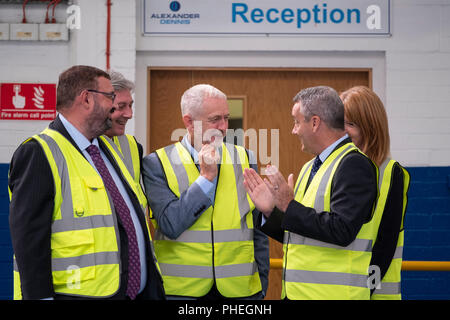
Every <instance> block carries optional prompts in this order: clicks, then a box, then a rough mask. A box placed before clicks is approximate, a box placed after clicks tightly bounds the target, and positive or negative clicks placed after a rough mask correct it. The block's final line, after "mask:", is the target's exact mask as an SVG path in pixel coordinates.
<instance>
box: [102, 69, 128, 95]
mask: <svg viewBox="0 0 450 320" xmlns="http://www.w3.org/2000/svg"><path fill="white" fill-rule="evenodd" d="M108 74H109V76H110V77H111V84H112V86H113V88H114V91H121V90H130V91H131V92H133V91H134V83H133V82H132V81H130V80H128V79H126V78H125V77H124V76H123V74H121V73H120V72H117V71H113V70H110V71H109V72H108Z"/></svg>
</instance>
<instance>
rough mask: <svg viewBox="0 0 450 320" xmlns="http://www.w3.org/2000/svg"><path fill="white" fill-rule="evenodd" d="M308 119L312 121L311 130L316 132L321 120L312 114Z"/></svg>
mask: <svg viewBox="0 0 450 320" xmlns="http://www.w3.org/2000/svg"><path fill="white" fill-rule="evenodd" d="M310 121H312V122H311V123H312V130H313V132H317V130H319V128H320V125H321V123H322V120H321V119H320V118H319V116H312V117H311V120H310Z"/></svg>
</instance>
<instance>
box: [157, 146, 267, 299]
mask: <svg viewBox="0 0 450 320" xmlns="http://www.w3.org/2000/svg"><path fill="white" fill-rule="evenodd" d="M156 153H157V155H158V157H159V159H160V161H161V163H162V166H163V168H164V172H165V175H166V177H167V182H168V185H169V187H170V189H171V190H172V191H173V193H174V194H175V195H177V196H178V197H180V194H181V193H183V192H184V191H185V190H186V189H188V188H189V186H190V185H191V184H192V183H194V181H195V180H196V179H197V178H198V176H199V171H198V169H197V167H196V165H195V163H194V162H193V160H192V158H191V155H190V154H189V152H188V151H187V150H186V148H185V147H184V146H183V145H182V144H181V143H179V142H178V143H175V144H173V145H170V146H168V147H165V148H162V149H159V150H157V151H156ZM245 168H249V161H248V159H247V154H246V151H245V149H244V148H242V147H239V146H234V145H231V144H222V162H221V167H220V173H219V177H218V180H217V188H216V195H215V201H214V204H213V205H212V206H210V207H209V208H208V209H206V210H205V211H204V212H203V213H202V214H201V215H200V217H199V218H198V220H197V221H196V222H195V223H194V224H193V225H192V226H191V227H190V228H188V229H187V230H186V231H184V232H183V233H182V234H181V235H180V236H179V237H178V238H177V239H176V240H171V239H169V238H168V237H166V236H165V235H164V234H163V233H162V232H161V230H160V228H159V227H158V225H157V223H156V221H155V222H154V224H155V229H156V230H155V241H154V242H155V250H156V255H157V256H158V259H159V265H160V268H161V271H162V275H163V281H164V289H165V292H166V294H168V295H178V296H193V297H201V296H204V295H205V294H207V293H208V292H209V291H210V289H211V288H212V286H213V284H214V282H215V284H216V286H217V289H218V290H219V292H220V293H221V294H222V295H223V296H225V297H234V298H236V297H247V296H251V295H253V294H256V293H257V292H259V291H261V282H260V278H259V273H258V266H257V264H256V261H255V257H254V246H253V213H252V211H253V210H254V209H255V206H254V204H253V202H252V201H251V200H250V198H249V196H248V195H247V192H246V191H245V188H244V185H243V179H244V178H243V170H244V169H245Z"/></svg>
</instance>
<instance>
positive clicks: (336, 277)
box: [285, 269, 368, 288]
mask: <svg viewBox="0 0 450 320" xmlns="http://www.w3.org/2000/svg"><path fill="white" fill-rule="evenodd" d="M367 278H368V276H367V275H362V274H351V273H342V272H322V271H306V270H290V269H288V270H286V276H285V281H286V282H303V283H318V284H332V285H343V286H352V287H362V288H367Z"/></svg>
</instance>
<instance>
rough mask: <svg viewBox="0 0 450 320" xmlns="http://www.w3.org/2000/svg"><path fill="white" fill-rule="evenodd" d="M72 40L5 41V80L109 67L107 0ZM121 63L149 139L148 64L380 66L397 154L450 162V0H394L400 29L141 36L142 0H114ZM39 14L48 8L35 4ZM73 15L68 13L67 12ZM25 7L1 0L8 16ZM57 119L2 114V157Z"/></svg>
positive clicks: (0, 68) (138, 124)
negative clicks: (76, 67) (366, 33)
mask: <svg viewBox="0 0 450 320" xmlns="http://www.w3.org/2000/svg"><path fill="white" fill-rule="evenodd" d="M73 2H74V3H76V4H79V5H80V7H81V15H82V25H81V29H80V30H75V31H72V32H71V35H70V36H71V40H70V41H69V42H68V43H59V44H54V43H45V42H44V43H39V42H34V43H21V42H17V41H14V42H13V41H11V42H0V81H1V82H39V81H42V82H54V83H56V82H57V77H58V74H59V73H60V72H61V71H63V70H64V69H65V68H67V67H69V66H71V65H73V64H89V65H94V66H97V67H100V68H105V61H106V59H105V46H106V40H105V37H106V6H105V4H106V0H95V1H92V0H78V1H73ZM112 2H113V6H112V9H111V10H112V38H111V46H112V56H111V67H112V68H113V69H116V70H118V71H121V72H123V73H124V74H125V75H126V76H127V77H128V78H130V79H132V80H133V79H135V80H136V93H135V100H136V104H135V118H134V120H132V121H130V124H129V125H128V127H127V131H128V132H129V133H134V134H136V136H137V137H138V139H139V140H140V142H141V143H142V144H143V145H144V146H145V145H146V137H145V135H146V130H147V129H146V125H147V123H146V119H147V90H146V88H147V67H148V66H187V67H189V66H219V67H220V66H223V67H227V66H262V67H370V68H373V76H374V79H373V80H374V89H375V91H376V92H377V93H378V94H379V95H380V96H381V97H382V99H383V101H384V102H385V103H386V109H387V111H388V115H389V121H390V130H391V139H392V154H393V157H394V158H396V159H398V160H399V161H400V162H401V163H402V164H404V165H406V166H449V165H450V0H395V1H392V3H393V4H392V7H393V11H392V20H391V21H392V28H391V31H392V34H393V35H392V37H370V38H364V37H301V36H290V37H287V36H269V37H267V36H247V37H229V36H215V37H210V36H209V37H206V36H205V37H201V36H189V37H187V36H172V37H164V36H152V37H143V36H141V27H140V24H141V15H142V12H141V1H140V0H136V1H132V0H112ZM27 16H28V17H29V19H30V20H33V19H43V15H42V14H39V13H37V12H35V13H34V12H33V10H31V7H30V10H27ZM58 17H59V19H62V20H63V21H64V19H65V17H66V13H65V12H64V11H61V12H58ZM20 19H21V10H18V11H17V13H14V12H12V11H11V8H10V6H4V5H2V6H1V7H0V21H2V22H13V21H20ZM47 124H48V122H41V121H12V120H1V121H0V162H1V163H5V162H9V160H10V158H11V155H12V152H13V151H14V150H15V148H16V147H17V145H18V144H19V143H20V141H22V140H23V139H24V138H26V137H28V136H30V135H32V134H34V133H36V132H38V131H40V130H41V129H42V128H43V127H45V126H46V125H47Z"/></svg>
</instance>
